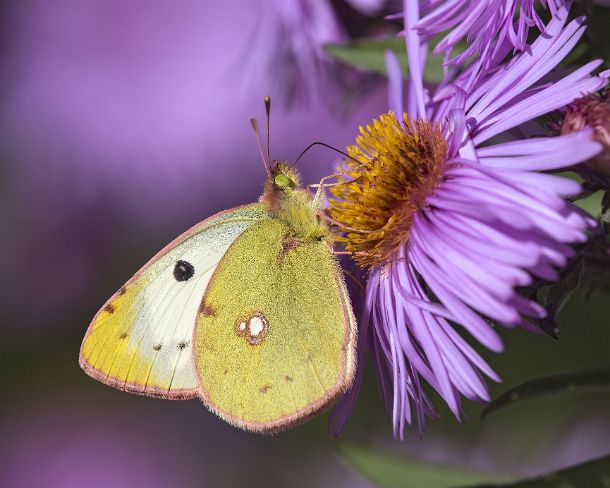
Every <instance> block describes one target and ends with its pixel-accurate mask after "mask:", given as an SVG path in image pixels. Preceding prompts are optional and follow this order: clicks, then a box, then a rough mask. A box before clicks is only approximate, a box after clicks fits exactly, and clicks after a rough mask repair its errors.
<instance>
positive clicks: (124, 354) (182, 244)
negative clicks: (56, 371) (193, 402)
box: [80, 204, 267, 399]
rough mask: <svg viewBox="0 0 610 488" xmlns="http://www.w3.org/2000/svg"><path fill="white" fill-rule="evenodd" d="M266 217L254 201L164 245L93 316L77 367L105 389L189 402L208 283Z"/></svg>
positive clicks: (194, 384)
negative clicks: (198, 317) (232, 249)
mask: <svg viewBox="0 0 610 488" xmlns="http://www.w3.org/2000/svg"><path fill="white" fill-rule="evenodd" d="M266 217H267V213H266V211H265V210H264V208H263V207H262V206H261V205H259V204H253V205H247V206H244V207H238V208H236V209H232V210H228V211H226V212H222V213H220V214H217V215H214V216H213V217H210V218H209V219H207V220H205V221H203V222H201V223H199V224H197V225H196V226H194V227H193V228H191V229H190V230H188V231H187V232H185V233H184V234H182V235H181V236H180V237H178V238H177V239H176V240H175V241H173V242H172V243H171V244H169V245H168V246H167V247H166V248H164V249H163V250H162V251H161V252H160V253H159V254H157V256H155V257H154V258H153V259H152V260H151V261H150V262H148V263H147V264H146V265H145V266H144V267H143V268H142V269H141V270H140V271H139V272H138V273H136V275H135V276H134V277H133V278H132V279H131V280H129V281H128V282H127V283H126V284H125V285H124V286H123V287H121V289H120V290H119V291H118V292H117V293H115V294H114V295H113V296H112V297H111V298H110V300H109V301H108V302H107V303H106V304H105V305H104V307H103V308H102V309H101V310H100V311H99V312H98V313H97V315H96V316H95V317H94V319H93V321H92V323H91V325H90V326H89V329H88V331H87V334H86V336H85V339H84V340H83V344H82V347H81V355H80V364H81V366H82V367H83V369H84V370H85V371H86V372H87V373H88V374H90V375H91V376H93V377H94V378H96V379H98V380H100V381H102V382H104V383H106V384H109V385H111V386H114V387H117V388H120V389H123V390H127V391H131V392H134V393H140V394H145V395H151V396H159V397H163V398H176V399H180V398H192V397H194V396H196V395H197V380H196V377H195V374H194V369H193V364H192V346H193V345H192V343H191V340H192V335H193V329H194V324H195V318H196V315H197V311H198V310H199V308H200V306H201V300H202V297H203V294H204V293H205V290H206V287H207V286H208V283H209V281H210V278H211V276H212V274H213V272H214V270H215V269H216V266H217V264H218V262H219V261H220V259H221V258H222V256H223V255H224V254H225V253H226V251H227V249H228V248H229V246H230V245H231V244H232V243H233V242H234V241H235V239H236V238H237V237H238V236H239V235H240V234H241V233H242V232H244V230H246V229H247V228H248V227H249V226H251V225H252V224H253V223H254V222H256V221H257V220H259V219H262V218H266Z"/></svg>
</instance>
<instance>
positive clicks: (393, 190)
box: [327, 113, 447, 268]
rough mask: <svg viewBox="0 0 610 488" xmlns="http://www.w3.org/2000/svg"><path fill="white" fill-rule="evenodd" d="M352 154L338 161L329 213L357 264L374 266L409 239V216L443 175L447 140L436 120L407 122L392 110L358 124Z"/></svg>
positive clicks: (386, 258) (423, 202) (410, 221)
mask: <svg viewBox="0 0 610 488" xmlns="http://www.w3.org/2000/svg"><path fill="white" fill-rule="evenodd" d="M356 143H357V144H356V145H353V146H349V147H348V148H347V151H348V153H349V155H350V156H352V157H353V158H354V159H355V160H357V161H360V164H359V163H357V162H356V161H354V160H351V159H346V160H345V161H343V164H342V166H343V167H342V171H344V172H345V175H344V176H341V177H339V184H337V185H335V186H332V187H331V188H330V192H331V194H332V195H333V196H334V198H331V199H330V205H329V208H328V209H327V213H328V215H329V217H330V218H331V219H332V220H334V222H335V223H336V224H337V225H338V226H339V230H340V231H341V232H342V233H343V235H342V236H339V237H338V238H337V240H338V241H342V242H344V243H345V249H346V251H350V252H353V253H354V255H353V256H354V260H355V261H356V263H357V264H358V265H359V266H360V267H362V268H370V267H376V266H379V265H381V264H383V263H385V262H387V261H388V260H391V259H392V258H393V257H395V256H396V253H397V251H398V250H399V248H400V247H401V246H402V245H404V244H405V243H406V242H407V240H408V239H409V231H410V229H411V225H412V223H413V217H414V215H415V212H417V210H418V209H420V208H422V207H424V206H425V205H426V203H425V199H426V197H427V196H428V195H429V194H430V193H431V192H432V191H433V190H434V188H436V186H437V185H438V184H439V183H440V182H441V180H442V178H443V169H444V166H445V160H446V157H447V141H446V140H445V137H444V136H443V133H442V131H441V127H440V124H438V123H435V122H428V121H426V120H416V121H415V122H414V123H412V122H411V121H410V120H409V119H408V117H407V116H406V115H405V116H404V119H403V121H402V123H401V122H399V121H398V120H397V119H396V117H395V116H394V114H393V113H388V114H384V115H382V116H381V117H380V118H379V120H375V121H373V123H372V124H370V125H368V126H367V127H364V128H363V127H360V135H359V136H358V137H357V138H356Z"/></svg>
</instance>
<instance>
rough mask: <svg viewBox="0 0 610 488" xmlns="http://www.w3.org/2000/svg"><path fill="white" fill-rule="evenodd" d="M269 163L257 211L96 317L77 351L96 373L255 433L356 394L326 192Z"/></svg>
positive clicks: (228, 220) (196, 245) (163, 256)
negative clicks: (191, 404) (196, 405)
mask: <svg viewBox="0 0 610 488" xmlns="http://www.w3.org/2000/svg"><path fill="white" fill-rule="evenodd" d="M265 101H266V107H267V127H268V120H269V100H268V98H267V99H266V100H265ZM253 126H254V127H255V130H256V132H257V137H258V129H257V127H256V121H255V120H253ZM258 139H259V149H261V155H262V148H261V145H260V137H258ZM268 147H269V143H268V128H267V155H268V154H269V150H268ZM263 162H264V163H265V166H266V168H267V173H268V177H267V180H266V182H265V189H264V193H263V195H262V196H261V197H260V199H259V202H258V203H253V204H250V205H244V206H241V207H237V208H233V209H230V210H226V211H224V212H221V213H218V214H216V215H214V216H212V217H210V218H208V219H206V220H204V221H202V222H200V223H199V224H197V225H195V226H194V227H192V228H191V229H189V230H187V231H186V232H185V233H184V234H182V235H181V236H179V237H178V238H177V239H175V240H174V241H173V242H171V243H170V244H169V245H168V246H166V247H165V248H164V249H163V250H162V251H160V252H159V253H158V254H157V255H156V256H155V257H153V258H152V259H151V260H150V261H149V262H148V263H147V264H146V265H145V266H144V267H143V268H142V269H141V270H140V271H138V272H137V273H136V274H135V276H133V277H132V278H131V279H130V280H129V281H128V282H127V283H125V285H124V286H122V287H121V288H120V289H119V291H118V292H116V293H115V294H114V295H113V296H112V297H111V298H110V299H109V300H108V301H107V302H106V304H105V305H104V306H103V307H102V309H101V310H100V311H99V312H98V313H97V314H96V315H95V317H94V318H93V321H92V322H91V325H90V326H89V329H88V330H87V333H86V335H85V338H84V340H83V344H82V346H81V352H80V365H81V367H82V368H83V369H84V370H85V372H87V374H89V375H90V376H92V377H93V378H95V379H97V380H99V381H101V382H103V383H106V384H108V385H110V386H113V387H115V388H118V389H121V390H125V391H128V392H131V393H136V394H141V395H148V396H153V397H159V398H167V399H190V398H195V397H200V398H201V399H202V401H203V403H204V404H205V405H206V406H207V407H208V408H209V409H210V410H211V411H213V412H214V413H216V414H217V415H218V416H219V417H221V418H222V419H224V420H226V421H227V422H229V423H231V424H233V425H235V426H238V427H241V428H243V429H246V430H250V431H256V432H274V431H279V430H282V429H285V428H288V427H290V426H292V425H294V424H296V423H299V422H302V421H304V420H306V419H307V418H309V417H310V416H312V415H314V414H315V413H317V412H318V411H320V410H321V409H323V408H324V407H326V406H328V405H329V404H330V403H332V402H333V400H335V399H336V398H337V397H338V396H339V395H340V394H342V393H343V392H345V391H346V390H347V389H349V387H350V386H351V384H352V381H353V377H354V370H355V348H356V321H355V319H354V315H353V312H352V307H351V303H350V299H349V296H348V293H347V290H346V287H345V283H344V280H343V274H342V272H341V269H340V267H339V265H338V263H337V261H336V258H335V256H334V255H333V252H332V243H333V239H332V234H331V232H330V230H329V227H328V226H327V224H326V222H325V221H324V219H323V218H321V211H320V201H321V194H322V189H323V186H322V185H320V186H319V188H318V191H317V193H316V195H315V197H313V196H312V195H311V194H310V193H309V191H307V189H303V188H302V187H301V186H300V181H299V175H298V173H297V172H296V171H295V170H294V169H293V168H292V167H290V166H289V165H288V164H286V163H283V162H279V161H271V162H270V160H269V157H268V156H267V160H265V158H264V156H263Z"/></svg>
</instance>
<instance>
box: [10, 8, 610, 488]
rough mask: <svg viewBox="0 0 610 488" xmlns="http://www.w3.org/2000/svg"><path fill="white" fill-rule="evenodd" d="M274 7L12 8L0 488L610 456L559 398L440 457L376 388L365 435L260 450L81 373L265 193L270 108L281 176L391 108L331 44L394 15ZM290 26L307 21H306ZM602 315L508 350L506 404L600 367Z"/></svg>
mask: <svg viewBox="0 0 610 488" xmlns="http://www.w3.org/2000/svg"><path fill="white" fill-rule="evenodd" d="M280 1H281V0H276V1H265V2H263V1H261V2H252V1H247V0H225V1H223V2H212V1H194V0H185V1H180V2H170V1H169V0H157V1H141V0H137V1H131V2H121V1H118V0H56V1H54V2H45V1H42V0H23V1H20V2H17V1H13V2H4V3H3V4H2V6H1V7H0V12H1V15H2V17H1V19H0V22H1V23H0V28H1V32H2V34H1V39H2V42H1V47H0V55H1V59H0V66H1V71H0V73H1V75H0V83H1V88H2V89H1V90H0V156H1V159H0V219H1V222H2V236H3V238H2V247H1V248H0V269H1V270H2V281H1V284H2V290H1V294H0V297H1V298H0V319H1V321H2V329H1V332H0V333H1V336H0V348H1V349H0V362H1V364H0V370H1V371H2V378H3V384H5V385H6V386H5V388H4V389H5V392H7V393H8V394H7V396H6V398H5V400H4V401H3V402H2V404H1V406H0V411H1V412H2V417H1V419H0V439H1V441H0V486H3V487H4V486H7V487H30V486H31V487H40V486H44V487H47V486H48V487H72V486H74V487H80V486H88V487H98V486H99V487H109V486H112V487H123V486H125V487H132V488H133V487H139V486H143V487H163V486H181V487H190V486H197V487H203V486H234V485H238V484H240V483H244V482H249V483H250V485H251V486H286V485H290V486H350V487H358V486H363V487H366V486H372V485H371V483H370V482H369V481H367V480H366V479H365V478H364V477H362V476H361V475H360V474H359V473H358V472H357V471H356V470H355V469H354V468H353V467H352V466H350V465H349V464H348V463H347V462H346V461H345V460H344V459H343V458H342V456H341V454H340V452H341V446H344V445H349V444H350V443H357V444H365V445H373V446H377V447H379V448H386V449H391V450H393V451H396V452H400V453H404V455H405V456H406V455H409V456H415V457H424V458H427V459H431V460H436V461H442V462H446V463H453V464H462V465H467V466H474V467H476V468H478V469H486V470H499V471H501V472H505V473H513V474H517V475H522V474H535V473H540V472H544V471H545V470H546V469H552V468H555V467H558V466H563V465H567V464H571V463H573V462H575V461H579V460H584V459H587V458H588V457H591V456H594V455H599V454H603V453H605V452H607V451H608V450H610V441H609V439H610V435H609V434H610V428H609V427H608V425H609V414H608V412H607V408H606V409H605V408H603V405H604V404H606V405H607V401H608V399H609V398H608V396H607V395H605V396H604V395H602V394H596V395H591V396H587V397H585V398H580V397H579V398H568V399H565V400H561V401H555V400H553V399H550V400H548V401H547V400H544V401H541V402H539V403H536V404H535V405H534V407H532V409H533V410H532V411H531V412H530V411H529V410H528V406H527V405H524V406H523V407H515V408H514V409H513V410H511V411H510V412H506V413H501V414H498V415H497V416H496V417H493V418H491V419H489V420H486V421H485V422H484V423H482V422H480V421H479V420H478V414H479V412H480V408H479V407H478V406H476V405H470V406H469V407H468V409H469V410H468V411H469V412H470V413H471V415H470V420H466V421H464V423H462V424H457V423H456V422H455V421H454V420H452V419H451V417H450V416H449V415H447V414H446V412H443V414H444V416H443V421H441V422H439V423H437V424H435V425H433V426H431V428H430V432H429V433H428V435H427V436H426V438H425V439H424V440H419V439H418V438H417V435H416V433H415V432H411V433H410V434H409V435H408V438H407V442H406V446H401V445H399V444H398V443H396V442H395V441H393V440H392V438H391V430H390V428H389V426H388V425H387V423H386V422H385V419H384V413H383V407H382V405H381V402H380V400H379V398H378V393H377V391H376V387H375V384H374V380H373V379H372V378H369V375H368V373H367V378H366V381H365V386H364V390H363V393H362V396H361V399H360V401H359V404H358V407H357V409H356V412H355V415H354V418H353V419H352V420H351V421H350V422H349V423H348V426H347V429H346V432H345V433H344V435H343V436H342V437H341V438H340V439H339V440H334V439H332V438H331V437H330V436H328V434H327V433H326V427H325V421H326V419H325V416H322V417H320V418H318V419H316V420H314V421H313V422H311V423H310V424H307V425H305V426H302V427H299V428H297V429H295V430H294V431H291V432H288V433H285V434H281V435H278V436H274V437H268V438H265V437H259V436H255V435H252V434H247V433H244V432H241V431H238V430H236V429H233V428H231V427H229V426H227V425H225V424H223V423H222V422H221V421H219V420H217V419H216V417H214V416H213V415H212V414H210V413H208V412H207V411H206V410H205V408H204V407H203V406H201V404H199V403H198V402H197V401H190V402H163V401H161V400H152V399H146V398H141V397H135V396H130V395H127V394H125V393H121V392H118V391H114V390H112V389H110V388H108V387H106V386H103V385H101V384H99V383H96V382H94V381H93V380H91V379H90V378H88V377H87V376H86V375H85V374H84V373H83V372H81V371H80V369H79V368H78V364H77V357H78V349H79V346H80V341H81V339H82V336H83V334H84V332H85V330H86V327H87V325H88V323H89V320H90V319H91V317H92V316H93V315H94V313H95V312H96V311H97V309H98V307H99V306H101V305H102V304H103V303H104V301H105V300H106V299H107V298H108V296H110V294H111V293H112V292H114V291H115V290H116V289H117V288H118V287H119V286H120V285H121V284H122V283H123V282H124V281H126V280H127V279H128V278H129V277H130V276H131V275H132V274H133V272H135V271H136V270H137V269H138V268H139V267H140V266H141V264H142V263H143V262H145V261H146V260H147V259H148V258H149V257H150V256H151V255H152V254H154V253H155V252H156V251H157V250H158V249H160V248H161V247H162V246H163V245H164V244H166V243H167V242H169V241H170V240H171V239H172V238H173V237H175V236H176V235H177V234H178V233H180V232H182V231H183V230H184V229H186V228H187V227H189V226H191V225H192V224H194V223H195V222H197V221H198V220H201V219H203V218H205V217H207V216H209V215H210V214H212V213H214V212H217V211H219V210H222V209H225V208H229V207H232V206H235V205H239V204H242V203H247V202H252V201H254V200H255V199H256V198H257V197H258V195H259V194H260V192H261V189H262V181H263V176H264V172H263V168H262V166H261V163H260V161H259V156H258V152H257V149H256V142H255V138H254V135H253V134H252V131H251V128H250V125H249V117H250V116H252V115H256V116H257V117H258V118H259V120H261V121H262V120H264V112H263V104H262V98H263V96H264V95H267V94H269V95H271V97H272V100H273V109H272V120H271V151H272V156H273V157H275V158H278V159H288V160H291V159H294V158H296V156H297V155H298V154H299V153H300V152H301V150H302V149H303V148H304V147H305V146H307V145H308V144H309V143H310V142H312V141H314V140H323V141H325V142H327V143H329V144H333V145H335V146H336V147H339V148H343V147H344V146H345V145H346V144H348V143H350V142H351V140H352V139H353V137H354V136H355V134H356V132H357V127H358V125H359V124H364V123H368V122H369V120H370V119H371V118H372V117H374V116H376V115H378V114H379V113H381V112H383V111H385V110H386V109H387V102H386V93H385V86H384V84H383V82H381V81H380V80H378V82H377V83H375V82H372V83H371V80H367V82H366V83H364V84H360V83H359V80H362V79H363V78H362V74H361V73H354V72H350V71H349V70H348V69H347V68H346V67H339V66H337V65H335V64H333V63H332V62H331V60H329V59H327V58H325V57H324V55H323V51H322V50H321V48H320V46H319V45H316V42H327V41H332V40H345V39H347V36H348V35H349V34H350V33H352V34H353V32H352V31H353V29H349V28H346V27H345V26H344V25H343V24H342V19H343V20H344V19H345V18H350V16H351V17H352V18H354V19H355V20H354V22H355V23H359V25H361V24H362V22H363V19H365V20H366V18H368V17H367V16H369V15H370V16H376V17H371V18H375V19H379V18H380V16H381V15H382V14H383V13H384V12H385V10H383V9H381V10H380V8H381V7H380V5H381V4H382V3H383V2H379V1H367V0H358V1H355V0H354V1H352V2H350V3H346V2H339V1H333V2H330V3H328V4H327V3H326V2H321V1H320V2H319V4H318V7H316V8H319V9H320V10H319V11H318V10H315V9H306V10H301V11H300V10H298V9H299V8H304V7H303V5H308V3H309V2H307V1H302V2H292V1H291V2H286V3H285V4H282V5H283V6H282V8H283V9H284V10H282V9H281V8H278V5H279V4H280ZM314 1H316V0H314ZM288 3H290V4H293V9H294V10H290V9H289V8H288V7H286V5H287V4H288ZM322 5H323V6H322ZM357 7H359V8H360V10H358V9H357ZM286 9H288V10H286ZM295 12H296V13H298V14H299V15H307V16H308V17H307V22H305V21H303V22H301V23H298V22H297V23H294V22H293V21H294V15H295ZM291 16H292V17H291ZM290 19H293V20H292V21H290ZM291 22H292V23H291ZM261 29H263V30H264V32H265V36H263V37H261ZM272 29H276V30H275V31H271V30H272ZM261 39H262V40H261ZM268 39H276V41H275V42H272V41H269V40H268ZM312 42H313V44H312ZM295 51H296V52H297V53H300V56H299V57H298V58H295V57H294V54H295ZM304 59H306V60H308V61H307V62H304V61H303V60H304ZM278 80H283V81H282V82H280V83H278ZM362 86H368V87H369V89H367V90H362V89H361V88H362ZM345 90H348V91H349V93H350V95H351V97H350V100H352V103H350V104H348V105H346V104H345V103H342V102H341V100H343V98H342V97H343V95H344V94H345ZM301 161H302V162H300V163H299V165H300V168H301V169H302V171H303V173H304V176H305V180H306V181H307V182H316V181H317V180H319V178H320V177H322V176H324V175H326V174H328V173H330V171H331V169H332V167H333V165H334V163H335V161H336V155H335V154H334V153H332V152H330V151H327V150H324V149H320V148H317V149H314V150H312V151H311V152H310V153H309V154H308V155H307V156H306V157H304V158H303V159H302V160H301ZM602 305H603V297H601V298H600V297H594V298H593V301H592V302H590V303H587V304H585V303H584V302H583V301H582V300H575V301H574V303H573V304H572V305H571V307H568V311H567V312H566V318H565V319H564V321H565V322H566V323H570V324H571V328H567V330H566V331H565V333H564V336H562V340H561V341H560V342H559V343H557V342H554V341H552V340H550V339H548V338H546V337H541V338H532V337H530V336H527V335H526V334H523V335H520V334H519V333H518V332H517V333H513V334H512V335H510V337H509V336H507V342H508V344H507V346H508V352H507V353H506V354H505V355H503V356H501V357H491V358H490V360H491V361H492V362H493V363H494V365H496V369H497V370H498V372H500V373H501V374H502V376H503V377H505V378H506V384H505V385H504V386H503V385H500V386H498V387H497V389H496V390H495V392H496V393H497V392H499V391H501V390H502V389H503V388H504V387H505V386H510V385H511V384H513V383H516V382H519V381H522V380H524V379H527V378H529V377H531V376H532V375H541V374H545V373H551V372H558V371H564V370H569V369H570V367H573V368H584V367H585V366H589V367H595V366H598V365H601V364H604V361H605V360H606V359H607V351H606V350H605V348H604V347H603V345H604V344H608V343H609V342H610V335H609V332H608V331H607V330H606V328H605V327H604V325H607V324H605V321H604V309H603V306H602ZM583 309H584V310H586V313H587V317H588V320H587V323H586V324H585V323H579V317H582V316H583V315H582V313H583V312H582V310H583ZM574 324H579V325H578V327H576V326H574ZM592 337H595V338H596V339H597V340H596V341H594V342H595V343H594V344H591V338H592ZM600 337H601V338H602V339H601V340H600ZM604 338H605V339H606V340H604ZM467 413H468V412H467ZM520 446H522V447H520ZM377 447H375V448H377Z"/></svg>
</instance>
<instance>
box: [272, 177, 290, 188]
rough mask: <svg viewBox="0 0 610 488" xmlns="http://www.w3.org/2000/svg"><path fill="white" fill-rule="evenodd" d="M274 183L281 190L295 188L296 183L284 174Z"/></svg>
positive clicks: (275, 179) (276, 178)
mask: <svg viewBox="0 0 610 488" xmlns="http://www.w3.org/2000/svg"><path fill="white" fill-rule="evenodd" d="M273 181H274V182H275V184H276V185H277V186H278V187H279V188H282V189H285V188H294V187H295V184H294V181H292V180H291V179H290V178H288V176H286V175H284V174H279V175H277V176H276V177H275V178H274V180H273Z"/></svg>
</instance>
